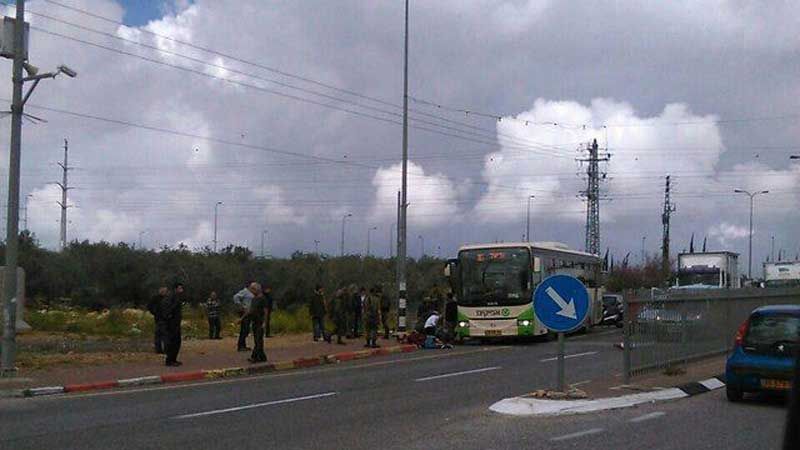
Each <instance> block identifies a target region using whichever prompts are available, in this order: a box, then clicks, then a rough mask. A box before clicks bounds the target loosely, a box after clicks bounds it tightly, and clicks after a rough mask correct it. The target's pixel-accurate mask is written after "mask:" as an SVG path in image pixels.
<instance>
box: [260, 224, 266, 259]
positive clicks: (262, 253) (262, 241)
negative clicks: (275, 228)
mask: <svg viewBox="0 0 800 450" xmlns="http://www.w3.org/2000/svg"><path fill="white" fill-rule="evenodd" d="M266 234H267V230H261V257H262V258H264V256H265V254H264V237H265V236H266Z"/></svg>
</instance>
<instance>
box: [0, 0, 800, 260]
mask: <svg viewBox="0 0 800 450" xmlns="http://www.w3.org/2000/svg"><path fill="white" fill-rule="evenodd" d="M27 4H28V11H29V12H30V13H31V14H29V16H28V20H29V21H30V23H31V26H32V30H31V32H30V41H31V43H30V55H31V63H33V64H34V65H36V66H39V67H41V68H42V69H43V70H49V69H51V68H54V67H55V66H57V65H58V64H61V63H66V64H67V65H69V66H70V67H72V68H73V69H75V70H76V71H77V72H78V73H79V76H78V78H76V79H68V78H65V77H60V78H57V79H56V80H48V81H45V82H43V83H42V84H41V85H40V86H39V88H38V89H37V91H36V93H35V95H34V96H33V98H32V99H31V101H30V102H29V105H28V107H27V112H28V113H30V114H32V115H34V116H36V117H39V118H42V119H45V120H46V122H43V123H38V124H34V123H30V122H26V123H25V125H24V132H23V140H24V141H23V142H24V143H23V160H22V174H23V179H22V188H23V190H22V192H23V195H27V194H32V197H31V198H30V199H29V200H28V203H29V209H28V227H29V229H30V230H32V231H33V232H34V233H35V234H36V235H37V236H38V237H39V239H40V240H41V242H42V243H43V244H44V245H46V246H48V247H53V248H54V247H56V246H57V242H58V228H59V224H58V220H59V213H60V212H59V206H58V205H57V204H56V200H57V199H59V198H60V191H59V188H58V187H57V186H54V185H52V184H49V183H51V182H53V181H56V180H58V179H60V168H59V167H58V166H57V165H56V162H57V161H58V160H59V159H60V158H61V157H62V156H63V150H61V147H62V146H63V141H64V139H65V138H67V139H68V140H69V148H70V165H73V166H74V167H75V169H74V170H72V171H71V172H70V174H69V175H70V180H69V184H70V185H71V186H74V190H71V191H70V201H69V204H70V205H71V206H74V207H73V208H70V210H69V217H70V223H69V227H68V230H69V233H68V237H69V239H70V240H72V239H80V240H83V239H89V240H92V241H96V240H107V241H112V242H116V241H126V242H131V243H136V242H138V240H139V238H140V233H141V238H142V241H143V244H144V245H145V246H148V247H153V246H158V245H175V244H176V243H178V242H184V243H186V244H187V245H189V246H191V247H202V246H205V245H211V241H212V239H213V216H214V204H215V203H216V202H223V204H222V205H221V206H220V207H219V245H220V246H224V245H227V244H229V243H236V244H241V245H248V246H249V247H250V248H251V249H253V250H254V252H256V253H257V254H258V253H259V252H260V243H261V236H262V232H263V231H264V230H266V232H267V234H266V237H267V239H266V240H267V244H266V246H267V251H268V252H269V253H271V254H274V255H278V256H283V255H287V254H289V253H291V252H292V251H294V250H304V251H313V249H314V245H315V244H314V241H315V240H317V241H319V242H320V243H319V247H320V250H321V251H325V252H329V253H334V254H335V253H338V251H339V240H340V233H341V225H342V217H343V216H344V215H346V214H352V217H349V218H347V227H346V243H345V247H346V251H347V252H349V253H363V252H364V251H365V247H366V240H367V234H368V230H370V229H371V228H373V227H377V229H376V230H374V231H372V232H371V237H372V242H371V244H372V246H371V247H372V251H373V252H374V253H377V254H380V255H387V254H388V252H389V243H390V233H391V232H392V226H393V223H394V221H395V217H396V211H395V204H396V195H397V190H398V189H399V184H400V173H399V167H400V165H399V164H400V155H401V126H400V121H401V108H400V105H401V104H402V69H403V66H402V61H403V60H402V56H403V53H402V51H403V34H402V32H403V2H402V0H370V1H366V0H337V1H332V0H296V1H291V2H286V1H267V0H236V1H233V0H213V1H211V0H195V1H187V0H173V1H159V0H148V1H133V0H126V1H113V0H53V1H45V0H33V1H30V2H27ZM64 6H66V7H64ZM85 12H90V15H89V14H86V13H85ZM6 13H7V14H12V15H13V8H7V9H6ZM34 13H35V14H34ZM798 16H800V4H799V3H798V2H793V1H783V2H781V1H774V2H770V3H769V7H768V8H767V7H765V6H763V4H761V3H759V2H745V1H740V0H727V1H726V0H709V1H676V2H636V1H630V2H625V1H613V2H603V1H596V2H578V1H559V2H556V1H547V0H531V1H528V0H474V1H464V0H436V1H433V0H424V1H423V0H413V1H412V2H411V25H410V56H409V66H410V68H409V70H410V75H409V94H410V96H411V97H412V99H411V101H410V103H409V106H410V109H411V113H410V116H411V122H410V124H411V128H410V132H409V134H410V138H409V142H410V144H409V149H410V150H409V152H410V160H411V162H410V168H409V201H410V203H411V205H410V207H409V254H410V255H412V256H415V257H416V256H418V255H419V254H420V251H421V248H420V247H421V244H422V239H420V238H419V236H422V237H423V239H424V243H425V247H426V251H427V253H429V254H441V255H442V256H447V255H451V254H453V253H454V252H455V250H456V249H457V247H458V246H459V245H461V244H465V243H473V242H482V241H483V242H485V241H495V240H500V241H512V240H519V239H521V238H522V236H523V234H524V233H525V215H526V207H527V203H526V202H527V198H528V197H529V196H530V195H534V196H535V199H534V200H533V201H532V211H531V216H532V219H531V222H532V228H533V230H532V235H533V236H532V237H533V239H534V240H547V241H561V242H565V243H567V244H569V245H570V246H573V247H576V248H582V247H583V241H584V235H583V225H584V221H585V214H584V210H585V206H584V204H583V203H582V202H581V200H580V199H579V198H578V197H577V194H578V192H579V191H580V190H581V189H582V188H584V186H585V181H584V179H583V178H582V177H581V176H580V174H581V173H585V170H586V167H585V166H582V165H581V163H580V162H578V161H576V159H580V158H581V157H582V154H581V153H580V150H581V146H582V145H585V143H586V142H588V141H590V140H592V139H597V140H598V142H599V143H600V146H601V147H603V148H607V149H608V151H609V152H610V153H611V154H612V156H611V159H610V162H609V163H608V164H607V165H604V166H602V170H603V172H604V173H607V175H606V178H605V181H604V183H603V185H602V189H603V192H604V197H605V198H606V199H607V200H606V201H604V202H603V203H602V205H601V222H602V228H601V230H602V231H601V233H602V244H601V246H602V248H604V249H605V248H606V247H610V248H611V250H612V252H614V253H615V254H616V255H618V257H619V258H621V257H622V256H624V254H625V253H627V252H629V251H630V252H632V257H631V258H632V260H634V261H635V260H637V259H638V258H639V252H640V249H641V243H642V237H643V236H646V237H647V238H646V242H645V244H646V249H647V251H648V252H649V253H652V254H655V253H656V252H657V251H658V248H659V245H660V238H661V210H662V202H663V189H664V176H665V175H667V174H670V175H671V176H672V180H673V186H674V191H673V192H674V195H673V200H674V202H675V204H676V206H677V211H676V213H675V214H674V216H673V228H672V236H673V249H674V250H676V251H677V250H681V249H683V248H686V247H687V246H688V242H689V238H690V236H691V234H692V233H695V235H696V241H697V242H701V241H702V239H703V237H704V236H708V240H709V247H710V248H711V249H729V250H733V251H739V252H743V253H744V252H746V244H747V218H748V205H749V203H748V200H747V198H746V197H744V196H743V195H736V194H734V193H733V190H734V189H735V188H741V189H750V190H761V189H769V190H770V191H771V193H770V194H768V195H766V196H763V197H759V198H757V200H756V235H755V240H754V259H755V261H757V262H759V261H761V260H762V259H763V258H764V257H765V256H766V255H767V254H768V253H769V251H770V241H771V237H772V236H774V237H775V246H776V253H777V249H779V248H783V249H785V250H786V251H787V252H788V253H789V254H790V256H794V254H795V253H797V252H798V250H800V249H799V248H798V247H800V242H798V240H797V238H796V236H797V230H798V225H797V224H798V217H799V216H800V212H798V208H797V205H798V204H800V164H793V163H792V162H790V160H789V155H791V154H800V126H799V125H798V124H799V123H800V106H798V103H797V99H798V98H799V97H800V77H798V76H797V74H798V73H800V34H798V33H797V29H796V18H797V17H798ZM207 50H210V51H207ZM0 64H1V65H2V67H0V73H6V74H8V75H9V76H10V72H11V68H10V62H9V61H7V60H3V61H2V62H0ZM0 89H2V91H3V92H2V98H3V99H8V98H10V83H4V84H3V85H2V86H0ZM42 107H44V108H42ZM464 110H468V111H470V113H465V112H463V111H464ZM492 116H496V118H493V117H492ZM7 120H8V119H7V118H6V121H7ZM0 142H8V125H6V126H5V127H0ZM0 161H2V175H3V177H2V178H3V184H2V190H1V192H2V195H3V198H5V196H6V186H7V178H6V176H5V175H6V174H7V161H8V155H7V147H5V146H3V147H0ZM743 256H746V255H743Z"/></svg>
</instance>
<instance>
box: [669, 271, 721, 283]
mask: <svg viewBox="0 0 800 450" xmlns="http://www.w3.org/2000/svg"><path fill="white" fill-rule="evenodd" d="M697 284H702V285H707V286H718V285H719V272H716V273H692V272H682V273H680V274H679V275H678V285H679V286H692V285H697Z"/></svg>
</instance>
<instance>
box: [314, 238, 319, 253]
mask: <svg viewBox="0 0 800 450" xmlns="http://www.w3.org/2000/svg"><path fill="white" fill-rule="evenodd" d="M314 254H315V255H319V241H318V240H316V239H314Z"/></svg>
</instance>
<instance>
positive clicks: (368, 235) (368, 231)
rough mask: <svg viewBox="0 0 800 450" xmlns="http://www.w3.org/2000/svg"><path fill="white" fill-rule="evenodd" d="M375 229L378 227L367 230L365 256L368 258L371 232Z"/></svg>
mask: <svg viewBox="0 0 800 450" xmlns="http://www.w3.org/2000/svg"><path fill="white" fill-rule="evenodd" d="M377 229H378V227H370V228H368V229H367V256H369V243H370V238H371V237H372V236H371V234H372V232H373V231H375V230H377Z"/></svg>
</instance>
